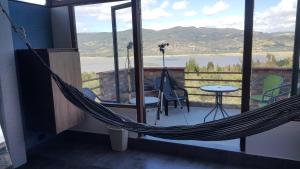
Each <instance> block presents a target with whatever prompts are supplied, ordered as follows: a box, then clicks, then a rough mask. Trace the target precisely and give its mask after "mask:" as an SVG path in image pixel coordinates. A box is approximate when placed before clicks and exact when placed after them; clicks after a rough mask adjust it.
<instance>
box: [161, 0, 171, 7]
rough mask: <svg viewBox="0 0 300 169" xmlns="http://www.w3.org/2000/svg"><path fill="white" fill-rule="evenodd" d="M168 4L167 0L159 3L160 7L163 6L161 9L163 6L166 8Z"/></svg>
mask: <svg viewBox="0 0 300 169" xmlns="http://www.w3.org/2000/svg"><path fill="white" fill-rule="evenodd" d="M169 5H170V3H169V1H168V0H166V1H164V2H163V3H162V4H161V5H160V7H161V8H163V9H165V8H167V7H168V6H169Z"/></svg>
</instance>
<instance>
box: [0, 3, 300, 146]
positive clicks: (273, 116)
mask: <svg viewBox="0 0 300 169" xmlns="http://www.w3.org/2000/svg"><path fill="white" fill-rule="evenodd" d="M0 11H1V12H2V13H3V14H4V15H5V16H6V18H7V19H8V21H9V22H10V24H11V26H12V30H13V31H14V32H16V33H17V34H18V35H19V37H20V39H21V40H22V41H23V42H24V43H25V44H26V46H27V47H28V49H29V50H30V51H31V52H33V54H34V55H35V56H36V57H37V58H38V59H39V60H40V63H41V64H42V65H43V66H44V67H45V68H47V69H48V71H49V72H50V74H51V76H52V78H53V79H54V81H55V82H56V84H57V86H58V87H59V89H60V91H61V92H62V93H63V95H64V96H65V97H66V99H68V100H69V101H70V102H71V103H73V104H74V105H75V106H77V107H78V108H80V109H81V110H83V111H84V112H86V113H87V114H89V115H91V116H92V117H94V118H96V119H98V120H99V121H101V122H103V123H106V124H108V125H110V126H114V127H117V128H123V129H126V130H128V131H131V132H136V133H140V134H145V135H150V136H154V137H160V138H166V139H176V140H202V141H218V140H228V139H236V138H241V137H246V136H250V135H254V134H258V133H261V132H264V131H267V130H270V129H273V128H275V127H278V126H280V125H283V124H285V123H287V122H289V121H291V120H294V119H295V118H298V117H299V116H300V96H299V95H297V96H292V97H290V98H287V99H283V100H280V101H277V102H276V103H273V104H269V105H267V106H265V107H262V108H258V109H255V110H251V111H248V112H245V113H242V114H238V115H235V116H231V117H227V118H224V119H221V120H216V121H211V122H207V123H201V124H196V125H180V126H170V127H161V126H151V125H148V124H144V123H138V122H136V121H134V120H131V119H128V118H126V117H123V116H121V115H118V114H116V113H115V112H113V111H112V110H110V109H108V108H107V107H105V106H103V105H102V104H101V103H98V102H96V101H94V100H91V99H89V98H88V97H86V96H85V95H84V94H83V93H82V92H81V91H80V90H79V89H77V88H75V87H74V86H72V85H70V84H68V83H66V82H64V81H63V80H62V79H61V78H60V77H59V76H58V75H57V74H55V73H54V72H53V71H52V70H51V69H50V68H49V66H48V65H47V64H46V63H45V62H44V60H43V59H42V57H41V56H40V55H39V54H38V53H37V52H36V51H35V50H34V49H33V48H32V46H31V45H30V43H29V41H28V39H27V37H26V34H25V30H24V29H23V28H22V27H17V26H16V25H15V24H14V23H13V21H12V20H11V18H10V17H9V15H8V13H7V12H6V11H5V10H4V8H3V7H2V4H1V3H0Z"/></svg>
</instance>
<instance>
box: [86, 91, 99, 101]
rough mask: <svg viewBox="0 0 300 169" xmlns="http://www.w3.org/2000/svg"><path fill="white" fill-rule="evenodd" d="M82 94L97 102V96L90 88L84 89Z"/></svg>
mask: <svg viewBox="0 0 300 169" xmlns="http://www.w3.org/2000/svg"><path fill="white" fill-rule="evenodd" d="M82 93H83V94H84V95H85V96H86V97H88V98H89V99H91V100H94V101H95V100H96V98H98V97H97V95H96V94H95V93H94V92H93V91H92V90H91V89H89V88H83V89H82Z"/></svg>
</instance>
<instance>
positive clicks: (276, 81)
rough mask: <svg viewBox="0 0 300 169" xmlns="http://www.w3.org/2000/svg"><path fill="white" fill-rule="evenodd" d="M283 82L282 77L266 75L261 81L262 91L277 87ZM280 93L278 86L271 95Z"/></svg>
mask: <svg viewBox="0 0 300 169" xmlns="http://www.w3.org/2000/svg"><path fill="white" fill-rule="evenodd" d="M282 84H283V78H282V77H281V76H278V75H268V76H267V77H266V78H265V79H264V81H263V92H266V91H268V90H271V89H273V88H275V87H279V86H281V85H282ZM279 94H280V88H278V89H275V90H274V91H273V95H274V96H277V95H279Z"/></svg>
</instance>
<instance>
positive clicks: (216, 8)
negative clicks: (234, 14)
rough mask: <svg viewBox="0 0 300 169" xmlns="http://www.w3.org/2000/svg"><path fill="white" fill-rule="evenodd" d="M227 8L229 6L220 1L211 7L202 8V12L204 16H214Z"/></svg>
mask: <svg viewBox="0 0 300 169" xmlns="http://www.w3.org/2000/svg"><path fill="white" fill-rule="evenodd" d="M228 8H229V4H227V3H225V2H224V1H223V0H220V1H218V2H216V3H215V4H213V5H211V6H210V5H206V6H204V7H203V9H202V12H203V14H204V15H215V14H218V13H220V12H223V11H226V10H227V9H228Z"/></svg>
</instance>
